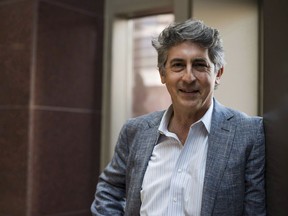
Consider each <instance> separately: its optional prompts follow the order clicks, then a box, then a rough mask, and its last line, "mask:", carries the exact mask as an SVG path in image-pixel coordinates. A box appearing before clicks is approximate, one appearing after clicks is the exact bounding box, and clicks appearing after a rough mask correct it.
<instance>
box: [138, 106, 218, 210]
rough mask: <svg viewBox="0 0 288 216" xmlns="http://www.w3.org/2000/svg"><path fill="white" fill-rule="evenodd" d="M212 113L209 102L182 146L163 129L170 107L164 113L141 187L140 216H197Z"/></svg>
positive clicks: (173, 135) (165, 127)
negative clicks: (158, 137)
mask: <svg viewBox="0 0 288 216" xmlns="http://www.w3.org/2000/svg"><path fill="white" fill-rule="evenodd" d="M212 111H213V102H212V104H211V106H210V108H209V109H208V110H207V112H206V113H205V115H204V116H203V117H202V118H201V119H200V120H199V121H197V122H196V123H194V124H192V125H191V127H190V130H189V134H188V136H187V139H186V142H185V144H184V145H182V144H181V142H180V140H179V139H178V137H177V135H176V134H174V133H171V132H169V131H168V129H167V127H168V123H169V120H170V117H171V114H172V112H173V110H172V107H170V108H169V109H168V110H167V111H166V112H165V114H164V116H163V117H162V120H161V123H160V126H159V128H158V130H159V132H160V133H161V134H162V135H161V136H160V139H159V141H158V143H157V145H156V146H155V147H154V150H153V153H152V155H151V158H150V160H149V163H148V167H147V170H146V173H145V175H144V179H143V183H142V190H141V202H142V205H141V209H140V214H141V216H161V215H163V216H164V215H165V216H181V215H189V216H199V215H200V211H201V201H202V192H203V184H204V175H205V165H206V156H207V148H208V134H209V132H210V125H211V118H212Z"/></svg>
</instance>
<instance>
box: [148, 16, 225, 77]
mask: <svg viewBox="0 0 288 216" xmlns="http://www.w3.org/2000/svg"><path fill="white" fill-rule="evenodd" d="M185 41H190V42H194V43H197V44H198V45H200V46H202V47H204V48H206V49H208V55H209V58H210V60H211V61H212V62H213V64H214V65H215V70H216V71H218V70H219V69H220V68H221V67H223V66H224V64H225V60H224V49H223V43H222V39H221V37H220V33H219V31H218V30H217V29H214V28H211V27H209V26H207V25H205V24H204V23H203V21H200V20H195V19H188V20H186V21H185V22H181V23H172V24H171V25H169V26H168V27H166V28H165V29H164V30H163V31H162V32H161V33H160V35H159V36H158V37H156V38H154V39H152V46H153V47H154V48H155V49H156V51H157V53H158V65H157V66H158V69H159V71H160V72H161V73H164V71H165V64H166V61H167V58H168V50H169V49H170V48H171V47H173V46H175V45H178V44H180V43H183V42H185Z"/></svg>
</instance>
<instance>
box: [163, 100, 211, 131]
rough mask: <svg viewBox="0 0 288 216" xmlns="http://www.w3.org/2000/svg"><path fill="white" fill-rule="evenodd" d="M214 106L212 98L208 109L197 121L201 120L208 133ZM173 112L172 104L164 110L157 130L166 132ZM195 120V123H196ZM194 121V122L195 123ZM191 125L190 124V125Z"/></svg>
mask: <svg viewBox="0 0 288 216" xmlns="http://www.w3.org/2000/svg"><path fill="white" fill-rule="evenodd" d="M213 107H214V101H213V100H212V102H211V105H210V107H209V109H208V110H207V111H206V113H205V114H204V116H202V118H201V119H199V120H198V121H197V122H202V123H203V124H204V126H205V128H206V130H207V132H208V133H210V128H211V121H212V112H213ZM172 113H173V107H172V105H171V106H170V107H169V108H168V109H167V110H166V111H165V113H164V115H163V116H162V119H161V122H160V125H159V127H158V131H159V132H160V133H162V134H166V133H168V132H169V131H168V124H169V121H170V118H171V115H172ZM197 122H196V123H197ZM196 123H194V124H196ZM191 126H192V125H191Z"/></svg>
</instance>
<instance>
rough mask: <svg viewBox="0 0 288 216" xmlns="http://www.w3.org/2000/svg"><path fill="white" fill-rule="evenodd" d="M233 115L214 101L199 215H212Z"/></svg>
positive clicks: (227, 155)
mask: <svg viewBox="0 0 288 216" xmlns="http://www.w3.org/2000/svg"><path fill="white" fill-rule="evenodd" d="M232 118H233V114H232V113H230V111H228V109H226V108H224V107H223V106H222V105H220V104H219V103H217V101H216V100H215V101H214V111H213V115H212V122H211V130H210V134H209V137H208V152H207V161H206V171H205V178H204V187H203V197H202V207H201V215H202V216H204V215H205V216H208V215H212V213H213V208H214V203H215V198H216V194H217V190H218V188H219V187H218V186H219V184H220V182H221V178H222V176H223V173H224V170H225V167H226V164H227V161H228V158H229V155H230V151H231V147H232V143H233V138H234V134H235V127H236V126H235V124H233V121H232V120H231V119H232Z"/></svg>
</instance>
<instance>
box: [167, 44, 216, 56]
mask: <svg viewBox="0 0 288 216" xmlns="http://www.w3.org/2000/svg"><path fill="white" fill-rule="evenodd" d="M172 59H179V60H180V59H183V60H184V59H190V60H193V59H204V60H207V61H211V60H210V58H209V55H208V49H207V48H204V47H202V46H200V45H199V44H197V43H194V42H190V41H185V42H183V43H180V44H177V45H175V46H173V47H171V48H170V49H169V50H168V56H167V60H168V61H171V60H172Z"/></svg>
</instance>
